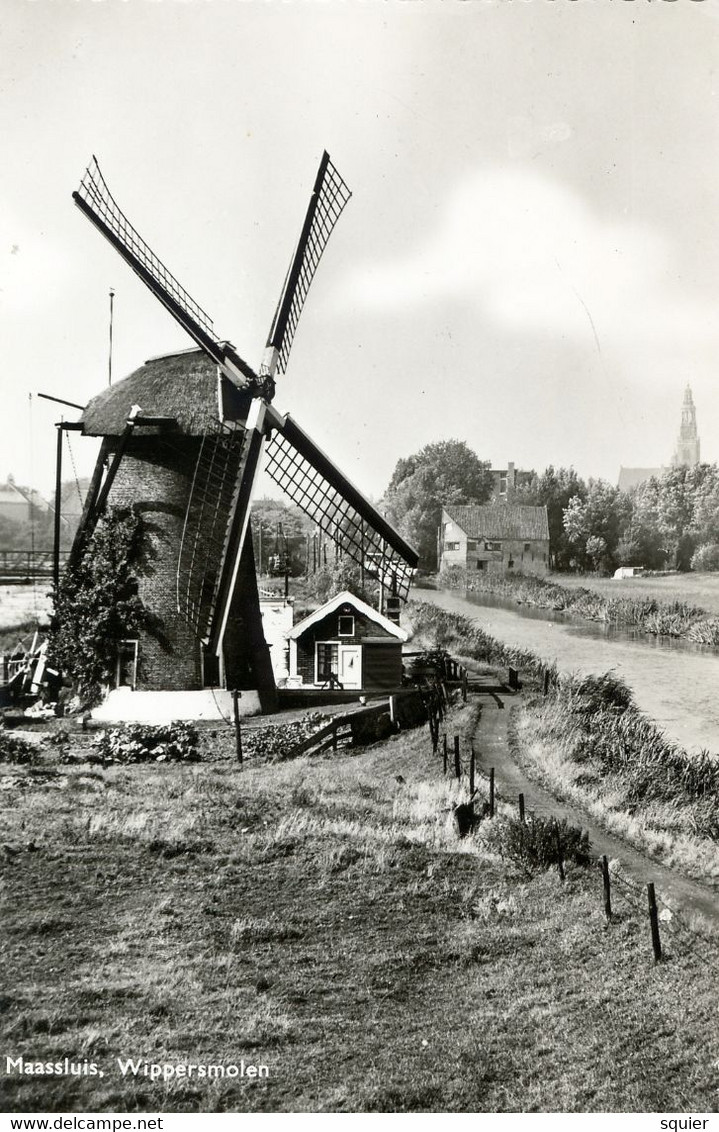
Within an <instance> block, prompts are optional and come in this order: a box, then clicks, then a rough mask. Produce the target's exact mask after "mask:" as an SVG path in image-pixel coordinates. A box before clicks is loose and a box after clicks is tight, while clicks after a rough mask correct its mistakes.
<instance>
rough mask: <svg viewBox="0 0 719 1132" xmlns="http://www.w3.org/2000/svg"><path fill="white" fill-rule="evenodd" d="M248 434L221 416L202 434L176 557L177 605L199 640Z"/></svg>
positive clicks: (211, 604)
mask: <svg viewBox="0 0 719 1132" xmlns="http://www.w3.org/2000/svg"><path fill="white" fill-rule="evenodd" d="M244 440H245V430H244V429H243V428H241V427H240V426H234V427H232V426H230V425H227V424H222V423H221V422H220V421H218V422H217V423H216V425H215V427H214V428H211V429H209V430H208V431H207V432H206V433H205V435H204V436H203V437H202V441H201V443H200V450H199V452H198V455H197V461H196V463H195V468H194V472H193V477H192V487H191V490H190V498H189V503H188V506H187V512H186V514H185V523H184V527H183V531H182V539H181V542H180V553H179V556H178V563H177V608H178V610H179V611H180V613H182V615H183V616H184V618H185V620H186V621H187V623H188V625H189V626H190V628H191V629H192V631H193V632H194V634H195V636H196V637H198V638H199V639H200V640H206V639H208V638H209V635H210V626H211V623H212V616H213V613H214V609H215V606H216V600H217V591H218V582H219V577H218V567H219V564H220V562H221V560H222V553H223V550H224V545H225V536H226V532H227V517H228V515H229V514H230V513H231V510H232V503H233V498H234V494H235V490H236V487H237V469H238V467H239V466H240V463H241V461H242V446H243V444H244Z"/></svg>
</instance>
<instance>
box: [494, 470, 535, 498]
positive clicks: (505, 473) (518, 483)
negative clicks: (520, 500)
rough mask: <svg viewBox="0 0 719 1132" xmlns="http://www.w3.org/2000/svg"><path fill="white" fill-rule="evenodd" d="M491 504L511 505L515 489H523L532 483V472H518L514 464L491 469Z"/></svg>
mask: <svg viewBox="0 0 719 1132" xmlns="http://www.w3.org/2000/svg"><path fill="white" fill-rule="evenodd" d="M490 475H491V476H492V494H491V496H490V499H491V502H492V503H511V502H512V500H513V499H514V497H515V495H516V493H517V488H519V487H525V486H526V485H528V484H530V483H531V482H532V475H533V473H532V472H520V471H518V470H517V469H516V468H515V466H514V464H512V463H509V464H507V467H506V468H492V469H491V472H490Z"/></svg>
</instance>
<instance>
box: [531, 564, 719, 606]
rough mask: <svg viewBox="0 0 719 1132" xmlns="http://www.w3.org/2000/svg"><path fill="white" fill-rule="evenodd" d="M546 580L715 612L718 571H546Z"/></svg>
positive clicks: (718, 586)
mask: <svg viewBox="0 0 719 1132" xmlns="http://www.w3.org/2000/svg"><path fill="white" fill-rule="evenodd" d="M547 581H548V582H553V583H554V584H555V585H558V586H566V587H567V588H568V589H581V588H582V587H584V588H585V589H588V590H595V591H596V592H597V593H600V594H602V595H603V596H604V597H622V598H629V599H631V598H636V599H638V600H641V599H642V598H648V599H652V598H653V599H655V600H656V601H661V602H673V601H680V602H685V603H686V604H687V605H696V606H698V607H699V608H700V609H705V610H706V611H707V612H708V613H713V614H716V615H719V574H692V573H690V574H665V575H661V574H659V575H652V576H650V577H645V578H617V579H616V580H615V579H614V578H600V577H598V576H595V575H588V576H584V575H582V576H578V575H576V574H548V575H547Z"/></svg>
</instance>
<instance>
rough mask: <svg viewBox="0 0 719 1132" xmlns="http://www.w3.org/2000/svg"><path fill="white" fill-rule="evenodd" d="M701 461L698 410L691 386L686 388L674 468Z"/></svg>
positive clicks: (691, 466)
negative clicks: (695, 406)
mask: <svg viewBox="0 0 719 1132" xmlns="http://www.w3.org/2000/svg"><path fill="white" fill-rule="evenodd" d="M698 463H699V434H698V433H697V411H696V409H695V408H694V398H693V397H692V391H691V386H689V385H687V387H686V389H685V390H684V402H683V404H682V422H681V424H680V426H679V436H678V438H677V447H676V451H675V453H674V456H673V457H672V467H673V468H682V467H687V468H694V467H696V465H697V464H698Z"/></svg>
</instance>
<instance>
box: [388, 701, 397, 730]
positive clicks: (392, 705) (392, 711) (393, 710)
mask: <svg viewBox="0 0 719 1132" xmlns="http://www.w3.org/2000/svg"><path fill="white" fill-rule="evenodd" d="M389 718H390V720H391V722H392V723H394V724H395V726H396V725H397V697H396V696H390V698H389Z"/></svg>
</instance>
